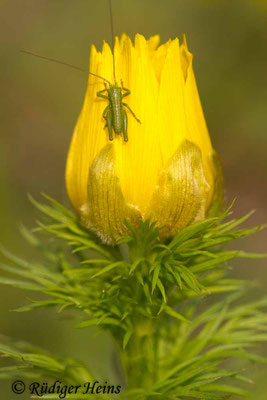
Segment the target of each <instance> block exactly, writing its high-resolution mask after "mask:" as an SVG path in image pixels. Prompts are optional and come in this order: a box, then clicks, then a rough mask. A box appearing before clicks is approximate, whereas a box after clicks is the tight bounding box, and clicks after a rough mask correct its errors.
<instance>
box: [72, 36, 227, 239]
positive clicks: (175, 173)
mask: <svg viewBox="0 0 267 400" xmlns="http://www.w3.org/2000/svg"><path fill="white" fill-rule="evenodd" d="M192 58H193V57H192V54H191V53H190V52H189V51H188V48H187V44H186V41H185V39H184V41H183V43H182V44H181V45H179V41H178V39H175V40H169V41H168V42H166V43H164V44H162V45H159V36H153V37H151V38H150V39H149V40H146V39H145V38H144V37H143V36H141V35H139V34H137V35H136V37H135V44H134V45H133V44H132V42H131V40H130V38H129V37H128V36H126V35H122V37H121V38H120V40H118V39H117V38H116V41H115V48H114V64H115V73H114V67H113V55H112V52H111V50H110V47H109V46H108V45H107V44H106V43H105V42H104V44H103V48H102V52H97V51H96V49H95V47H94V46H92V48H91V55H90V72H92V73H94V74H97V75H99V76H101V77H103V78H105V79H106V80H108V81H109V82H114V77H115V78H116V80H117V82H121V81H122V82H123V87H124V88H127V89H129V90H130V91H131V93H130V94H129V95H128V96H125V97H124V98H123V102H124V103H126V104H127V105H128V106H129V107H130V108H131V110H132V111H133V112H134V114H135V115H136V116H137V117H138V119H139V120H140V121H141V123H138V121H137V120H136V119H135V117H134V116H133V115H132V114H131V112H130V111H129V109H128V108H127V107H126V106H125V105H121V106H120V107H122V108H123V110H125V112H126V113H127V116H128V128H127V134H128V138H129V140H128V141H127V142H126V141H125V140H124V137H123V135H122V136H120V135H115V133H114V129H113V128H112V130H113V134H114V139H113V140H112V141H111V140H110V138H109V132H108V128H107V127H105V119H104V117H103V111H104V109H105V108H106V107H107V106H109V105H110V107H113V105H112V104H111V103H110V101H109V99H105V98H101V97H98V96H97V92H98V91H100V90H104V89H105V86H104V85H103V81H102V80H101V79H100V78H97V77H95V76H93V75H89V80H88V87H87V91H86V95H85V100H84V104H83V107H82V111H81V113H80V116H79V119H78V122H77V124H76V127H75V130H74V133H73V137H72V141H71V145H70V149H69V153H68V158H67V166H66V186H67V192H68V196H69V199H70V201H71V203H72V205H73V207H74V208H75V209H76V210H77V212H78V213H79V214H80V215H81V217H82V220H83V222H84V223H85V224H86V226H87V227H88V228H90V229H91V230H93V231H94V232H96V233H97V234H98V235H99V236H100V237H101V238H102V240H103V241H104V242H106V243H115V241H116V240H117V239H119V238H120V237H121V236H123V235H125V234H126V232H127V228H126V225H125V220H127V221H128V222H129V223H130V224H131V225H132V226H133V227H136V226H138V224H139V223H140V221H141V220H146V219H150V220H151V222H152V221H156V223H157V225H158V226H159V227H162V236H163V237H169V236H173V235H174V234H175V233H176V232H178V231H180V230H181V229H182V228H184V227H185V226H187V225H189V224H192V223H194V222H196V221H198V220H201V219H203V218H205V216H207V215H208V214H210V213H211V211H212V212H213V213H214V212H215V211H216V209H219V208H220V207H221V206H222V204H223V178H222V172H221V167H220V162H219V159H218V157H217V155H216V153H215V152H214V150H213V148H212V145H211V141H210V137H209V133H208V130H207V126H206V123H205V119H204V116H203V112H202V107H201V103H200V99H199V95H198V90H197V86H196V82H195V78H194V72H193V68H192ZM115 74H116V76H115ZM118 86H120V87H122V86H121V85H118ZM106 88H107V89H109V86H106ZM122 93H126V92H125V91H123V90H122ZM104 95H107V92H104ZM113 111H114V110H113ZM112 123H115V122H114V120H112Z"/></svg>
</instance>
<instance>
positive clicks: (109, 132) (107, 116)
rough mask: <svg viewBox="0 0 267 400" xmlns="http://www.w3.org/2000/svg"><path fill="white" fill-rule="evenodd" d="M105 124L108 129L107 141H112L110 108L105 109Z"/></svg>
mask: <svg viewBox="0 0 267 400" xmlns="http://www.w3.org/2000/svg"><path fill="white" fill-rule="evenodd" d="M104 118H105V120H106V122H107V127H108V136H109V140H113V133H112V113H111V110H110V107H109V106H108V107H107V112H106V116H105V117H104Z"/></svg>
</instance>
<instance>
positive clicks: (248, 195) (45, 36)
mask: <svg viewBox="0 0 267 400" xmlns="http://www.w3.org/2000/svg"><path fill="white" fill-rule="evenodd" d="M113 14H114V16H113V17H114V27H115V33H116V34H121V33H122V32H126V33H128V34H129V35H130V36H131V37H133V36H134V34H135V33H136V32H139V33H142V34H144V35H145V36H146V37H148V36H150V35H153V34H155V33H159V34H160V35H161V38H162V41H164V40H167V39H168V38H169V37H171V38H174V37H176V36H178V37H180V38H181V36H182V34H183V33H184V32H185V33H186V34H187V40H188V44H189V48H190V50H191V51H192V52H193V54H194V56H195V58H194V69H195V74H196V79H197V83H198V87H199V92H200V96H201V99H202V104H203V108H204V113H205V116H206V119H207V123H208V126H209V131H210V134H211V138H212V142H213V144H214V147H215V149H216V150H217V151H218V152H219V154H220V156H221V158H222V162H223V165H224V172H225V181H226V201H227V204H229V203H230V202H231V201H232V199H233V198H234V197H237V203H236V205H235V215H236V216H240V215H243V214H244V213H246V212H247V211H249V210H251V209H255V210H256V213H255V214H254V215H253V217H252V218H251V219H250V224H259V223H262V222H266V221H267V207H266V195H267V186H266V175H267V152H266V145H267V132H266V127H267V24H266V20H267V1H264V0H261V1H260V0H258V1H256V0H255V1H253V0H235V1H229V0H228V1H227V0H217V1H216V0H187V1H185V0H183V1H182V0H164V1H162V0H123V1H122V0H113ZM103 39H105V40H107V41H108V42H109V43H110V44H111V43H112V39H111V33H110V19H109V10H108V3H107V0H97V1H95V0H75V1H72V0H23V1H21V0H1V1H0V42H1V53H0V57H1V63H0V79H1V92H0V113H1V134H0V181H1V183H0V185H1V186H0V190H1V196H0V218H1V219H0V221H1V225H0V236H1V237H0V241H1V243H2V244H4V245H5V246H6V247H8V248H9V249H10V250H12V251H13V252H16V253H18V254H19V255H21V256H25V257H29V258H30V257H31V252H32V250H31V249H30V248H29V247H27V246H25V243H24V241H23V239H22V238H21V235H20V232H19V225H20V224H21V223H23V224H25V225H28V226H33V224H34V221H35V219H36V218H37V216H38V214H37V212H36V211H35V210H34V209H33V207H32V206H31V205H30V203H29V201H28V199H27V194H28V193H30V194H32V195H33V196H35V197H36V198H40V192H45V193H47V194H48V195H50V196H52V197H54V198H55V199H57V200H58V201H60V202H63V204H65V205H67V204H68V200H67V198H66V194H65V188H64V168H65V160H66V154H67V149H68V145H69V141H70V138H71V135H72V130H73V127H74V125H75V122H76V119H77V117H78V114H79V111H80V108H81V105H82V102H83V96H84V93H85V89H86V83H87V76H86V74H83V73H80V72H78V71H74V70H71V69H69V68H66V67H64V66H62V65H57V64H54V63H50V62H46V61H42V60H39V59H36V58H33V57H31V56H27V55H23V54H21V53H19V50H20V49H24V50H29V51H32V52H36V53H38V54H41V55H44V56H48V57H54V58H57V59H59V60H61V61H63V62H68V63H71V64H74V65H77V66H79V67H82V68H87V66H88V58H89V49H90V45H91V44H92V43H94V44H96V46H97V47H98V48H100V46H101V44H102V40H103ZM163 134H164V133H163ZM266 239H267V231H263V232H262V233H260V234H258V235H256V236H254V237H251V238H248V239H246V240H243V243H242V242H241V243H238V245H239V246H242V247H243V248H245V249H249V250H252V251H266V250H267V248H266V247H267V246H266ZM234 274H235V276H237V277H240V278H247V279H250V280H257V281H258V282H260V284H261V288H259V291H260V292H264V291H266V288H267V271H266V262H265V261H260V260H259V261H257V260H256V261H254V260H250V261H245V260H242V261H241V262H238V263H236V269H235V271H234ZM256 294H257V293H256ZM25 302H26V300H25V293H24V292H20V291H18V290H15V289H11V288H6V287H2V286H1V288H0V323H1V328H0V333H2V334H5V335H9V336H12V337H14V338H20V339H24V340H27V341H31V342H33V343H34V344H36V345H40V346H44V347H46V348H47V349H48V350H50V351H52V352H57V353H58V354H61V355H70V356H77V357H81V358H83V359H84V360H86V361H88V362H89V364H90V365H91V366H92V367H93V368H94V369H95V370H96V371H97V372H98V373H99V374H100V373H103V374H104V376H107V378H108V377H110V376H111V377H112V376H114V375H115V371H114V368H113V367H112V365H113V357H114V355H113V350H112V347H111V346H110V342H109V340H108V338H107V337H106V336H105V335H100V336H98V337H94V336H93V334H92V333H91V331H90V330H84V331H76V330H74V329H72V321H71V320H68V319H67V318H66V316H64V314H63V315H57V314H56V312H55V311H53V310H50V311H49V312H48V311H38V312H37V311H35V312H31V313H24V314H17V313H11V312H10V311H9V310H10V309H13V308H16V307H18V306H20V305H23V304H24V303H25ZM261 350H262V354H263V353H264V352H265V353H267V351H266V349H264V347H262V348H261ZM266 374H267V368H265V369H264V368H263V367H261V366H260V367H255V366H251V367H250V369H249V375H250V377H252V378H253V379H255V387H254V388H253V392H254V394H255V400H264V399H265V400H266V393H267V383H266ZM264 377H265V379H264ZM9 385H10V383H9V382H0V387H1V394H2V393H3V398H5V400H12V395H11V392H10V388H9ZM20 398H21V399H22V398H23V397H20ZM25 398H26V397H25ZM233 399H234V397H233Z"/></svg>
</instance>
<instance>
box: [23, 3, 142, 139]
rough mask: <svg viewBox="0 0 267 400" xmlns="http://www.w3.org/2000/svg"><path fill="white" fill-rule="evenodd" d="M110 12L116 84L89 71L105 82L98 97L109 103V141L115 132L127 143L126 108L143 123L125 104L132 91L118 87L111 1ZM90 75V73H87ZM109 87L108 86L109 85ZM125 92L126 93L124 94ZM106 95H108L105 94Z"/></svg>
mask: <svg viewBox="0 0 267 400" xmlns="http://www.w3.org/2000/svg"><path fill="white" fill-rule="evenodd" d="M109 11H110V26H111V33H112V42H113V77H114V84H112V83H111V82H110V81H108V80H107V79H106V78H103V77H102V76H100V75H97V74H95V73H93V72H90V71H89V74H90V75H93V76H95V77H96V78H99V79H102V80H103V81H104V85H105V89H103V90H99V91H98V92H97V93H96V95H97V97H100V98H103V99H105V100H108V101H109V104H108V105H107V106H106V108H105V109H104V112H103V114H102V116H103V118H104V119H105V120H106V125H105V128H106V127H107V128H108V134H109V140H113V131H114V133H115V136H118V135H120V136H122V134H123V138H124V141H125V142H128V132H127V127H128V116H127V112H126V110H125V108H127V109H128V110H129V111H130V112H131V114H132V116H133V117H134V118H135V119H136V121H137V122H139V124H140V123H141V121H140V120H139V119H138V118H137V117H136V115H135V113H134V112H133V110H132V109H131V108H130V106H129V105H128V104H127V103H124V102H123V98H124V97H126V96H129V95H130V94H131V91H130V90H129V89H127V88H125V87H124V85H123V82H122V80H121V86H119V85H118V83H117V79H116V72H115V58H114V54H115V51H114V29H113V18H112V4H111V0H109ZM20 52H21V53H26V54H30V55H32V56H35V57H39V58H42V59H44V60H48V61H52V62H56V63H58V64H62V65H65V66H68V67H71V68H74V69H77V70H80V71H83V72H87V71H85V70H84V69H82V68H79V67H76V66H74V65H71V64H67V63H64V62H62V61H59V60H56V59H54V58H49V57H44V56H40V55H38V54H35V53H32V52H29V51H25V50H21V51H20ZM87 73H88V72H87ZM107 84H108V85H109V86H108V85H107ZM123 91H124V93H123ZM105 93H106V94H105Z"/></svg>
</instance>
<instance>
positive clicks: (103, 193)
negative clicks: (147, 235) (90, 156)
mask: <svg viewBox="0 0 267 400" xmlns="http://www.w3.org/2000/svg"><path fill="white" fill-rule="evenodd" d="M88 182H89V185H88V202H87V204H86V205H85V206H84V207H83V208H82V210H81V211H82V217H83V221H84V223H85V224H86V226H87V227H88V228H90V229H91V230H93V231H94V232H96V233H97V235H99V236H100V237H101V239H102V240H103V241H104V242H106V243H114V241H115V240H116V239H118V238H119V237H121V236H122V235H123V234H126V232H127V229H126V226H125V224H124V222H125V220H128V221H129V222H130V224H131V225H132V226H133V227H136V226H138V224H139V222H140V220H141V215H140V213H139V212H138V210H136V209H135V208H134V207H131V206H129V205H127V204H126V203H125V200H124V198H123V195H122V192H121V187H120V182H119V178H118V176H117V174H116V170H115V162H114V145H113V144H107V145H106V146H105V147H104V148H103V149H102V150H101V151H100V153H99V155H98V156H97V157H96V159H95V160H94V162H93V164H92V166H91V168H90V171H89V180H88Z"/></svg>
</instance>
